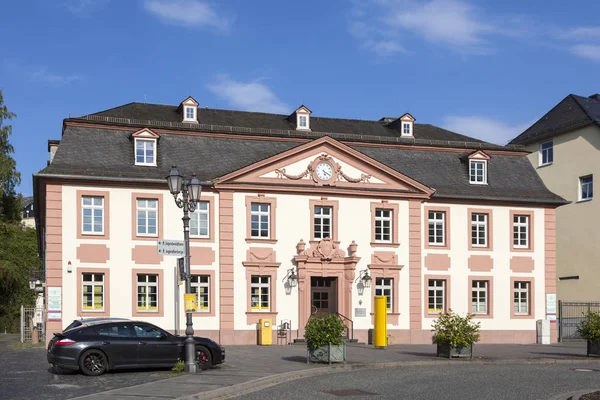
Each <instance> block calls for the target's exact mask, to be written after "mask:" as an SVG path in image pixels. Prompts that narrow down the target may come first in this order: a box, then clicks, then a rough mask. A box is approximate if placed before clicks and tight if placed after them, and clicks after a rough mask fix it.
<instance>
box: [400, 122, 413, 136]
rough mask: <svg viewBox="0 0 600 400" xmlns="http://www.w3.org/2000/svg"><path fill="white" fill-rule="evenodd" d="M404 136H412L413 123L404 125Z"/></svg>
mask: <svg viewBox="0 0 600 400" xmlns="http://www.w3.org/2000/svg"><path fill="white" fill-rule="evenodd" d="M402 136H412V123H410V122H403V123H402Z"/></svg>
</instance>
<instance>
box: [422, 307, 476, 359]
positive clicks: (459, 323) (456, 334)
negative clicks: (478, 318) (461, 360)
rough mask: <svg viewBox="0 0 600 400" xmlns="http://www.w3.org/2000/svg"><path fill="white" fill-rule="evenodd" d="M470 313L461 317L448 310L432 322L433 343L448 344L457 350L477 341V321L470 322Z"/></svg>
mask: <svg viewBox="0 0 600 400" xmlns="http://www.w3.org/2000/svg"><path fill="white" fill-rule="evenodd" d="M472 319H473V315H472V314H467V316H465V317H461V316H460V315H458V314H457V313H455V312H453V311H452V310H450V312H448V313H443V314H442V315H440V316H439V318H438V319H436V320H435V322H434V323H433V329H432V331H433V332H434V333H433V338H432V340H433V343H434V344H449V345H450V347H454V348H456V349H458V350H460V349H462V348H464V347H468V346H470V345H471V344H473V343H475V342H478V341H479V327H480V326H481V324H480V323H479V322H472V321H471V320H472Z"/></svg>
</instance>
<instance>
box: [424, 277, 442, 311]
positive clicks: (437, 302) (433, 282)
mask: <svg viewBox="0 0 600 400" xmlns="http://www.w3.org/2000/svg"><path fill="white" fill-rule="evenodd" d="M428 298H429V301H428V302H429V307H428V311H429V314H441V313H443V312H444V311H445V310H446V280H444V279H429V296H428Z"/></svg>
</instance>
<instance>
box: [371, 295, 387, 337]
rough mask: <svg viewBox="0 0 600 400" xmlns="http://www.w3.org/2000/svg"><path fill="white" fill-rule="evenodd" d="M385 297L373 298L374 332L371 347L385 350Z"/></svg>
mask: <svg viewBox="0 0 600 400" xmlns="http://www.w3.org/2000/svg"><path fill="white" fill-rule="evenodd" d="M385 302H386V296H375V332H374V335H373V336H374V339H373V346H374V347H375V348H376V349H385V347H386V346H387V343H386V342H387V309H386V304H385Z"/></svg>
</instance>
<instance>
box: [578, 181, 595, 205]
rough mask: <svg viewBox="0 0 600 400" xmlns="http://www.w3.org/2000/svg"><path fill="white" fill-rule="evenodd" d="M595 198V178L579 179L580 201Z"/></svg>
mask: <svg viewBox="0 0 600 400" xmlns="http://www.w3.org/2000/svg"><path fill="white" fill-rule="evenodd" d="M593 198H594V177H593V175H588V176H582V177H580V178H579V200H591V199H593Z"/></svg>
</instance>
